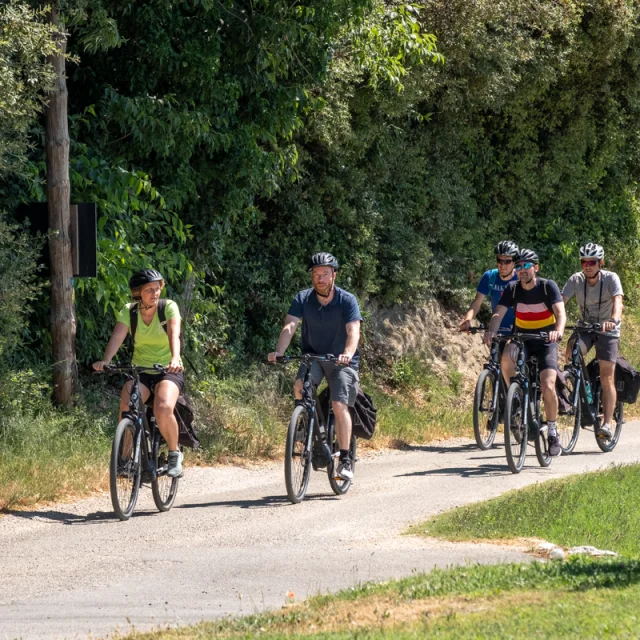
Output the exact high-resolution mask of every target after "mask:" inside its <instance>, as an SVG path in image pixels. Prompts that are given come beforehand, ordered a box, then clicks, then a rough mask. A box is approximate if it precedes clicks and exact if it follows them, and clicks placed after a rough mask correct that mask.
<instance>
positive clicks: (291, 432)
mask: <svg viewBox="0 0 640 640" xmlns="http://www.w3.org/2000/svg"><path fill="white" fill-rule="evenodd" d="M292 360H300V361H302V362H303V363H304V364H305V365H306V372H305V376H304V379H303V383H302V401H301V402H300V403H299V404H297V406H296V407H295V409H294V410H293V414H292V416H291V420H290V421H289V428H288V430H287V441H286V446H285V458H284V478H285V484H286V487H287V496H288V498H289V500H290V501H291V502H292V503H293V504H298V503H299V502H302V500H304V497H305V495H306V493H307V488H308V486H309V478H310V475H311V468H312V467H313V468H314V469H315V470H318V469H323V468H325V467H326V469H327V475H328V477H329V484H330V486H331V489H332V490H333V492H334V493H335V494H336V495H344V494H345V493H347V491H349V488H350V487H351V483H352V480H347V479H344V478H341V477H340V476H338V474H337V468H338V464H339V461H338V458H339V456H340V447H339V445H338V439H337V436H336V433H335V417H334V415H333V411H332V410H331V403H329V408H328V410H327V416H326V418H325V416H324V414H323V411H322V407H321V406H320V403H319V402H318V395H317V389H316V386H315V385H314V384H313V382H312V380H311V363H312V362H313V361H314V360H315V361H318V362H337V361H338V358H337V357H335V356H333V355H330V354H329V355H326V356H317V355H312V354H304V355H301V356H282V357H279V358H277V361H278V362H281V363H283V364H286V363H287V362H290V361H292ZM314 443H315V447H314ZM324 444H328V445H329V448H330V452H331V458H330V460H325V459H323V458H322V457H321V456H319V455H316V456H314V449H315V451H316V452H321V451H322V450H323V445H324ZM349 451H350V455H351V462H352V469H353V471H354V472H355V465H356V462H357V459H356V437H355V436H354V435H352V436H351V442H350V447H349Z"/></svg>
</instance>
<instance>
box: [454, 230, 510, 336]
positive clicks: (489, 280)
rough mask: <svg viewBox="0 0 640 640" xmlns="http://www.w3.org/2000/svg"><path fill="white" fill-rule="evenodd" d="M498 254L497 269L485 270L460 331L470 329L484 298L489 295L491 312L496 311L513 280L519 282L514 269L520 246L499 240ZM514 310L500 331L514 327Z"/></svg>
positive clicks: (505, 317) (506, 315)
mask: <svg viewBox="0 0 640 640" xmlns="http://www.w3.org/2000/svg"><path fill="white" fill-rule="evenodd" d="M494 253H495V254H496V264H497V268H496V269H489V270H488V271H485V272H484V274H483V275H482V278H481V279H480V283H479V284H478V288H477V289H476V297H475V298H474V300H473V302H472V303H471V306H470V307H469V309H468V311H467V313H465V315H464V318H463V319H462V322H461V323H460V326H459V329H460V331H468V330H469V328H470V327H471V321H472V320H473V318H474V317H475V316H476V315H477V314H478V311H480V307H481V306H482V303H483V301H484V299H485V298H486V297H487V296H489V302H491V312H492V313H495V312H496V307H497V306H498V303H499V302H500V298H501V297H502V294H503V293H504V291H505V290H506V288H507V287H508V286H509V285H510V284H511V283H512V282H518V276H517V275H516V272H515V270H514V266H515V259H516V256H517V255H518V247H517V246H516V244H515V242H511V240H503V241H502V242H499V243H498V244H497V245H496V246H495V249H494ZM513 319H514V315H513V310H512V309H509V311H507V313H506V314H505V316H504V318H503V319H502V322H501V324H500V333H510V332H511V329H512V327H513Z"/></svg>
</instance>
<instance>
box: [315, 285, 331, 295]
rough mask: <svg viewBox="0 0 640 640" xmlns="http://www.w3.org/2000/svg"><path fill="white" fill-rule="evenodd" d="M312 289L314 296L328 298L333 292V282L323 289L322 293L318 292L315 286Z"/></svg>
mask: <svg viewBox="0 0 640 640" xmlns="http://www.w3.org/2000/svg"><path fill="white" fill-rule="evenodd" d="M313 288H314V289H315V292H316V294H317V295H319V296H320V297H321V298H328V297H329V296H330V295H331V291H332V290H333V282H332V283H331V284H330V285H328V286H327V287H325V288H324V291H320V289H318V287H317V286H315V285H314V287H313ZM325 292H326V293H325Z"/></svg>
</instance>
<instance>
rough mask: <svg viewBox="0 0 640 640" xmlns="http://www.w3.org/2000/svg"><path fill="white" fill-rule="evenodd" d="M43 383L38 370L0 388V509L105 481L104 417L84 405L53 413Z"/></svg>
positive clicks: (107, 440) (103, 485)
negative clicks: (0, 415)
mask: <svg viewBox="0 0 640 640" xmlns="http://www.w3.org/2000/svg"><path fill="white" fill-rule="evenodd" d="M42 379H43V376H42V372H32V371H25V372H22V373H21V374H13V379H12V380H10V381H7V380H6V379H5V380H4V381H3V382H4V384H0V411H1V413H2V426H1V427H0V509H10V508H12V507H15V506H24V505H29V504H33V503H35V502H38V501H50V500H55V499H56V498H59V497H60V496H63V495H74V496H79V495H83V494H87V493H90V492H92V491H95V490H96V489H104V488H106V486H107V483H108V461H109V453H110V447H111V438H110V435H111V434H112V432H113V428H115V426H114V427H111V420H110V415H109V413H108V412H104V411H100V409H99V408H97V407H93V408H92V410H89V409H88V408H87V407H86V406H84V405H81V406H79V407H77V408H75V409H74V410H72V411H65V410H58V409H54V408H53V407H52V406H51V404H50V402H49V399H48V396H49V389H48V386H47V385H46V384H43V383H41V382H40V381H41V380H42ZM21 395H22V397H21ZM89 397H91V394H90V395H89ZM110 428H111V433H109V429H110Z"/></svg>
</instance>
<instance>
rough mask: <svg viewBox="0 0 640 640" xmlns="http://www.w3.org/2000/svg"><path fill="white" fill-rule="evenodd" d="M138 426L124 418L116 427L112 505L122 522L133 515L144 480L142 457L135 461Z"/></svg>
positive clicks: (112, 450)
mask: <svg viewBox="0 0 640 640" xmlns="http://www.w3.org/2000/svg"><path fill="white" fill-rule="evenodd" d="M135 449H136V426H135V424H134V423H133V422H132V421H131V420H130V419H129V418H124V419H123V420H121V421H120V423H119V424H118V426H117V427H116V433H115V435H114V437H113V445H112V447H111V461H110V463H109V489H110V492H111V504H112V505H113V510H114V512H115V514H116V515H117V516H118V518H120V520H123V521H124V520H128V519H129V518H130V517H131V514H132V513H133V509H134V508H135V506H136V500H137V499H138V492H139V491H140V481H141V478H142V464H141V456H138V462H136V461H135V453H136V452H135Z"/></svg>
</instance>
